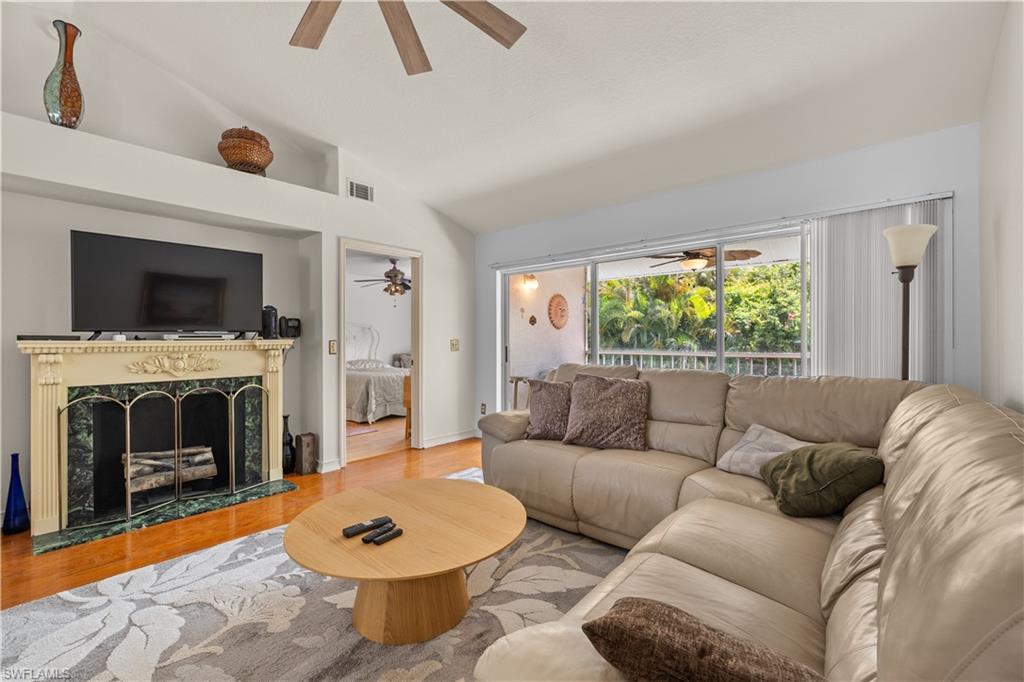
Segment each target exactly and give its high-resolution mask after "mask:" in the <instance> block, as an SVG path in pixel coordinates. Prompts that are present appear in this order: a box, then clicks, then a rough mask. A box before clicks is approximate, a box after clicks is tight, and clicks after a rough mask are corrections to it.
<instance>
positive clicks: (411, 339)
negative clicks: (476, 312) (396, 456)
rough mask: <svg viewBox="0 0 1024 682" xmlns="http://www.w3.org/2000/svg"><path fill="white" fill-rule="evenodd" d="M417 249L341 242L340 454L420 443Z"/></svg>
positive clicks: (361, 454)
mask: <svg viewBox="0 0 1024 682" xmlns="http://www.w3.org/2000/svg"><path fill="white" fill-rule="evenodd" d="M420 272H421V256H420V254H419V252H415V251H410V250H408V249H402V248H399V247H392V246H387V245H382V244H373V243H368V242H356V241H352V240H346V241H344V242H343V243H342V248H341V268H340V280H341V295H340V301H341V320H342V325H341V327H342V330H343V334H342V335H341V339H340V343H339V349H338V353H339V355H340V358H339V360H340V365H341V375H342V376H341V397H342V400H341V405H340V407H341V417H342V419H341V420H340V423H342V424H344V432H343V433H342V434H341V436H342V443H344V445H343V447H342V461H343V463H345V464H347V463H348V462H352V461H357V460H360V459H367V458H370V457H377V456H380V455H385V454H390V453H394V452H401V451H404V450H407V449H409V448H420V447H422V437H421V435H420V434H421V425H422V412H421V410H420V405H421V404H422V400H421V395H422V391H421V390H420V389H421V385H422V384H421V381H420V378H421V377H422V371H421V367H420V365H421V362H420V358H421V352H420V350H421V343H420V330H421V328H422V324H421V322H422V299H421V297H420V294H419V289H420V286H419V285H420V281H421V280H420Z"/></svg>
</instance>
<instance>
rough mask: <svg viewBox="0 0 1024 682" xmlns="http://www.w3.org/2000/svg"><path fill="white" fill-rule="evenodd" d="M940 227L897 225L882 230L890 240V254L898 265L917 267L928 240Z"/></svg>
mask: <svg viewBox="0 0 1024 682" xmlns="http://www.w3.org/2000/svg"><path fill="white" fill-rule="evenodd" d="M937 229H938V228H937V227H935V226H934V225H897V226H895V227H887V228H885V229H884V230H882V234H884V235H885V238H886V239H888V240H889V255H891V256H892V264H893V265H895V266H896V267H898V268H900V267H906V266H912V267H917V266H918V265H920V264H921V259H922V258H924V250H925V249H926V248H927V247H928V240H929V239H931V238H932V235H933V234H935V232H936V230H937Z"/></svg>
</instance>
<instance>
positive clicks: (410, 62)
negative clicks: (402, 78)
mask: <svg viewBox="0 0 1024 682" xmlns="http://www.w3.org/2000/svg"><path fill="white" fill-rule="evenodd" d="M377 4H379V5H380V11H381V13H382V14H383V15H384V21H385V22H387V25H388V30H389V31H391V39H392V40H394V41H395V47H396V48H398V56H399V57H401V58H402V65H403V66H404V67H405V72H406V73H407V74H409V75H410V76H415V75H416V74H418V73H426V72H427V71H430V70H431V67H430V60H429V59H427V53H426V50H424V49H423V43H421V42H420V36H419V34H418V33H417V32H416V27H415V26H414V25H413V23H412V17H410V16H409V9H408V8H407V7H406V6H405V3H404V2H402V0H378V2H377Z"/></svg>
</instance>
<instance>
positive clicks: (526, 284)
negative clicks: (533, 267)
mask: <svg viewBox="0 0 1024 682" xmlns="http://www.w3.org/2000/svg"><path fill="white" fill-rule="evenodd" d="M539 286H540V282H538V281H537V275H523V291H536V290H537V287H539Z"/></svg>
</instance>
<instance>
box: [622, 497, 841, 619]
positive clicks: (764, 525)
mask: <svg viewBox="0 0 1024 682" xmlns="http://www.w3.org/2000/svg"><path fill="white" fill-rule="evenodd" d="M828 549H829V537H828V536H827V535H825V534H824V533H820V532H818V531H816V530H813V529H811V528H808V527H807V526H803V525H800V524H798V523H794V522H793V521H791V520H790V519H787V518H785V517H783V516H778V515H775V514H768V513H765V512H763V511H758V510H756V509H752V508H750V507H744V506H742V505H739V504H735V503H733V502H725V501H723V500H715V499H704V500H697V501H696V502H692V503H690V504H688V505H686V506H685V507H683V508H682V509H680V510H679V511H677V512H674V513H673V514H670V515H669V516H668V517H667V518H666V519H665V520H664V521H662V522H661V523H659V524H658V525H657V526H656V527H655V528H654V530H652V531H651V532H650V533H648V534H647V535H646V536H644V538H643V539H642V540H640V542H638V543H637V544H636V546H635V547H634V548H633V550H632V553H633V554H639V553H643V552H653V553H658V554H664V555H666V556H670V557H672V558H673V559H678V560H679V561H683V562H686V563H687V564H690V565H691V566H695V567H697V568H700V569H702V570H704V571H707V572H708V573H712V574H714V575H717V576H718V577H720V578H723V579H725V580H728V581H729V582H732V583H735V584H737V585H741V586H742V587H745V588H747V589H748V590H752V591H754V592H757V593H758V594H761V595H763V596H765V597H768V598H769V599H772V600H774V601H777V602H779V603H780V604H785V605H786V606H788V607H790V608H791V609H794V610H796V611H799V612H800V613H802V614H804V615H805V616H807V617H808V618H811V619H813V620H815V621H818V622H822V623H824V620H823V619H822V617H821V606H820V604H819V597H820V594H821V571H822V568H823V566H824V565H825V556H826V554H827V553H828Z"/></svg>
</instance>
